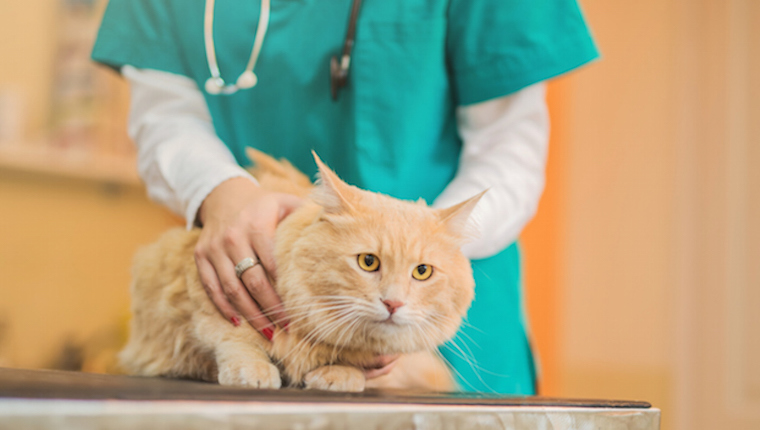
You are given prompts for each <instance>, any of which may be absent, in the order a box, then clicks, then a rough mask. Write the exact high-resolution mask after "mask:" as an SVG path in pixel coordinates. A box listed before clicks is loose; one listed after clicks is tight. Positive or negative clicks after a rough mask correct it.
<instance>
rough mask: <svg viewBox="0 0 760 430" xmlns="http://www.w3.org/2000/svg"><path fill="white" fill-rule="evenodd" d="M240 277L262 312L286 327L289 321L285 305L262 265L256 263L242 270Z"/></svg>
mask: <svg viewBox="0 0 760 430" xmlns="http://www.w3.org/2000/svg"><path fill="white" fill-rule="evenodd" d="M240 278H241V280H242V281H243V284H244V285H245V287H246V289H248V292H249V293H250V295H251V297H253V299H254V300H255V301H256V303H258V304H259V307H260V309H262V311H263V312H264V314H265V315H266V316H267V317H269V319H270V320H272V321H273V322H275V323H276V324H277V325H279V326H281V327H287V325H288V324H289V322H290V321H289V320H288V315H287V314H286V313H285V307H284V306H283V305H282V301H281V300H280V296H278V295H277V292H275V290H274V288H273V287H272V285H271V284H270V283H269V279H267V275H266V273H265V272H264V268H263V267H262V265H261V264H257V265H255V266H253V267H251V268H250V269H248V270H246V271H245V272H243V274H242V276H241V277H240Z"/></svg>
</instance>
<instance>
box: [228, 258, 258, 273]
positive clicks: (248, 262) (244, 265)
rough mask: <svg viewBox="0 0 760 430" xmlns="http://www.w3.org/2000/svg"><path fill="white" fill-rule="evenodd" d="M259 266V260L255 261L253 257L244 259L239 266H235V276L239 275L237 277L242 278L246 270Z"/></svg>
mask: <svg viewBox="0 0 760 430" xmlns="http://www.w3.org/2000/svg"><path fill="white" fill-rule="evenodd" d="M257 264H259V261H258V260H257V259H256V260H254V259H253V257H248V258H244V259H243V260H241V261H240V262H239V263H238V264H236V265H235V275H237V277H238V278H240V277H241V276H243V273H244V272H245V271H246V270H248V269H250V268H251V267H254V266H256V265H257ZM227 267H229V266H227Z"/></svg>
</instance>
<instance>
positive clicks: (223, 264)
mask: <svg viewBox="0 0 760 430" xmlns="http://www.w3.org/2000/svg"><path fill="white" fill-rule="evenodd" d="M211 262H212V264H214V263H216V264H214V267H215V268H216V271H217V272H216V273H217V274H218V275H219V281H220V282H221V284H222V291H223V292H224V294H225V295H226V296H227V300H229V301H230V303H232V305H233V306H234V307H235V308H236V309H237V310H238V312H240V314H241V315H242V316H243V318H245V320H246V321H248V323H250V324H251V326H253V328H255V329H256V330H257V331H259V332H260V333H261V334H263V335H264V336H266V338H267V339H269V340H272V336H273V335H274V326H273V325H272V323H271V322H270V321H269V319H268V318H267V317H266V316H265V315H264V314H263V313H262V312H261V310H260V309H259V306H258V305H257V304H256V302H255V301H254V300H253V299H252V298H251V296H250V294H249V293H248V290H247V289H246V288H245V286H244V285H243V283H242V282H241V281H240V279H238V278H237V276H236V275H235V269H234V266H233V265H232V263H231V262H230V260H228V259H223V260H222V261H219V262H217V261H214V260H212V261H211Z"/></svg>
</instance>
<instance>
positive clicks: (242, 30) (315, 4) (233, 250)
mask: <svg viewBox="0 0 760 430" xmlns="http://www.w3.org/2000/svg"><path fill="white" fill-rule="evenodd" d="M596 56H597V51H596V49H595V46H594V43H593V42H592V40H591V37H590V36H589V32H588V29H587V28H586V25H585V23H584V19H583V17H582V15H581V13H580V11H579V9H578V6H577V4H576V2H575V0H530V1H527V0H382V1H375V0H364V1H363V2H361V1H357V0H330V1H317V0H271V3H270V0H255V1H239V0H218V1H216V2H214V1H213V0H206V1H204V0H111V1H110V2H109V5H108V8H107V10H106V13H105V17H104V19H103V24H102V26H101V29H100V33H99V36H98V39H97V43H96V45H95V48H94V51H93V58H94V59H95V60H96V61H98V62H101V63H103V64H106V65H109V66H111V67H114V68H116V69H118V70H119V71H120V72H121V73H122V74H123V76H124V77H125V78H126V79H127V80H128V81H129V83H130V85H131V92H132V105H131V112H130V119H129V132H130V134H131V136H132V138H133V139H134V140H135V142H136V144H137V147H138V163H139V171H140V174H141V176H142V178H143V180H144V181H145V183H146V185H147V188H148V193H149V195H150V197H151V198H152V199H154V200H156V201H158V202H160V203H163V204H164V205H166V206H168V207H169V208H170V209H172V210H173V211H175V212H177V213H179V214H181V215H183V216H184V217H185V218H186V220H187V225H188V227H191V226H193V225H202V226H203V233H202V235H201V239H200V241H199V243H198V245H197V248H196V262H197V266H198V271H199V273H200V276H201V279H202V282H203V283H204V286H205V288H206V290H207V292H208V293H209V295H210V297H211V299H212V300H213V301H214V303H215V304H216V305H217V307H218V308H219V310H220V312H221V313H222V314H223V315H224V316H225V317H226V318H227V319H228V320H229V321H230V322H231V324H235V325H238V324H241V321H243V323H245V321H244V320H248V321H250V323H251V324H252V325H253V326H254V327H255V328H256V329H258V330H259V331H260V332H261V333H262V334H264V335H265V336H267V337H269V338H271V336H272V332H273V331H272V330H273V327H274V325H273V324H274V322H276V323H278V324H279V325H286V324H287V319H286V318H287V316H286V315H285V314H284V313H283V312H282V311H273V312H271V313H269V319H268V318H267V317H265V316H263V315H262V312H261V310H262V309H276V307H277V306H278V305H279V304H280V301H279V298H278V297H277V295H276V293H275V292H274V290H273V289H272V287H271V285H270V283H269V281H268V278H267V273H268V274H269V276H270V277H273V278H274V277H276V262H275V261H274V260H273V258H272V251H273V237H274V230H275V227H276V225H277V223H278V222H279V221H280V220H281V219H282V218H283V217H285V216H287V214H288V213H290V212H291V211H292V210H293V209H295V208H296V207H298V205H299V204H300V201H299V200H298V199H297V198H295V197H293V196H289V195H282V194H276V193H271V192H265V191H263V190H261V189H260V188H258V186H257V183H256V180H255V179H254V178H252V177H251V176H250V175H249V174H248V173H247V172H246V171H245V170H243V169H242V168H241V167H240V166H246V165H247V164H248V163H249V161H248V160H247V158H246V156H245V148H246V147H247V146H252V147H255V148H258V149H260V150H262V151H264V152H266V153H269V154H271V155H273V156H275V157H285V158H287V159H288V160H290V161H291V162H292V163H293V164H294V165H295V166H296V167H298V168H299V169H301V170H302V171H304V172H306V173H307V174H313V173H315V171H316V169H315V166H314V163H313V160H312V158H311V154H310V150H311V149H314V150H316V152H317V153H318V154H319V156H320V157H321V158H322V159H323V160H324V161H325V162H326V163H327V164H328V165H329V166H331V167H332V168H333V169H334V170H335V171H336V172H337V173H338V174H339V175H340V176H341V177H342V178H343V179H345V180H346V181H347V182H349V183H352V184H354V185H357V186H359V187H361V188H365V189H368V190H372V191H378V192H382V193H386V194H389V195H392V196H395V197H398V198H404V199H418V198H420V197H422V198H424V199H425V200H426V201H428V202H432V203H433V204H434V205H435V206H438V207H445V206H449V205H451V204H454V203H457V202H459V201H462V200H464V199H466V198H468V197H471V196H473V195H475V194H477V193H479V192H480V191H482V190H484V189H489V191H488V193H486V195H485V197H484V199H483V200H482V201H481V202H480V204H479V205H478V207H477V209H476V211H475V213H474V215H473V216H474V218H475V219H476V221H477V223H478V225H479V227H480V230H481V232H482V235H481V236H480V238H478V239H476V240H474V241H473V242H471V243H469V244H468V245H466V246H465V248H464V251H465V253H466V255H467V256H468V257H470V258H471V259H472V265H473V271H474V276H475V281H476V285H477V287H476V293H475V296H476V298H475V302H474V303H473V305H472V308H471V309H470V312H469V314H468V320H467V323H466V324H465V325H464V326H463V327H462V329H461V331H460V334H459V335H458V336H457V338H456V339H455V340H454V342H452V344H451V345H449V346H445V347H443V348H442V349H441V351H442V353H443V354H444V356H445V357H446V358H447V359H448V361H449V362H450V363H451V364H452V365H453V367H454V369H455V374H456V377H457V379H458V382H459V384H460V385H461V387H462V388H463V389H464V390H467V391H485V392H500V393H511V394H532V393H533V392H534V386H535V378H536V376H535V369H534V360H533V356H532V354H531V349H530V345H529V340H528V335H527V331H528V330H527V327H526V322H525V321H526V320H525V315H524V311H523V306H522V304H523V303H522V300H523V299H522V288H521V275H520V253H519V250H518V246H517V244H516V240H517V238H518V236H519V234H520V231H521V230H522V228H523V227H524V226H525V224H526V223H527V222H528V221H529V220H530V219H531V217H532V216H533V214H534V212H535V210H536V207H537V205H538V201H539V197H540V195H541V192H542V190H543V184H544V168H545V161H546V152H547V142H548V127H549V121H548V116H547V109H546V104H545V100H544V84H543V82H544V81H545V80H547V79H549V78H552V77H554V76H557V75H559V74H562V73H565V72H567V71H569V70H571V69H574V68H576V67H578V66H580V65H582V64H584V63H587V62H589V61H591V60H593V59H594V58H596ZM273 321H274V322H273ZM379 364H380V365H382V364H385V363H383V362H382V360H379ZM389 367H390V366H385V367H383V368H382V369H380V370H377V371H370V372H369V375H368V376H370V377H372V376H376V375H377V374H379V373H382V372H383V371H384V370H383V369H386V370H385V371H387V369H388V368H389ZM372 372H375V374H373V373H372Z"/></svg>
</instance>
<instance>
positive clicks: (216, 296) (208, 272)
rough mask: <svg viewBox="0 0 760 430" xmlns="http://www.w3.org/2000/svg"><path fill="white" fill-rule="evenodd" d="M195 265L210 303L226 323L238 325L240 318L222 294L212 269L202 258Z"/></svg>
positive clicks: (197, 259)
mask: <svg viewBox="0 0 760 430" xmlns="http://www.w3.org/2000/svg"><path fill="white" fill-rule="evenodd" d="M195 265H196V266H197V267H198V277H199V278H200V281H201V285H203V289H204V290H206V294H208V296H209V298H210V299H211V302H212V303H213V304H214V306H216V308H217V309H218V310H219V313H221V314H222V316H224V318H225V319H226V320H227V321H230V322H231V323H232V324H234V325H235V326H238V325H240V318H239V317H238V315H239V314H238V312H237V311H236V310H235V308H234V307H233V306H232V305H231V304H230V302H229V300H227V296H225V295H224V292H222V287H221V284H220V283H219V278H217V276H216V272H215V271H214V267H213V266H212V265H211V263H210V262H209V261H208V260H206V259H203V258H196V260H195Z"/></svg>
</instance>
